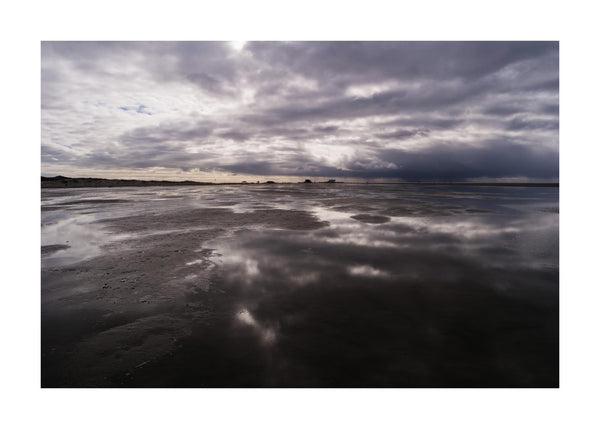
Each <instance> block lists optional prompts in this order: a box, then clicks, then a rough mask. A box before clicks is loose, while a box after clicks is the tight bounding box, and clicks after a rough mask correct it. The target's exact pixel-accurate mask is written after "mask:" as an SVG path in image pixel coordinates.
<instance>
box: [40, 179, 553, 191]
mask: <svg viewBox="0 0 600 429" xmlns="http://www.w3.org/2000/svg"><path fill="white" fill-rule="evenodd" d="M273 184H280V185H296V184H301V185H306V186H311V185H316V184H326V185H331V186H333V185H338V184H350V185H420V186H513V187H547V188H558V187H559V186H560V185H559V183H545V182H542V183H540V182H335V183H328V182H313V183H303V182H275V183H267V182H266V181H265V182H260V183H241V182H223V183H216V182H195V181H191V180H186V181H180V182H178V181H170V180H134V179H131V180H129V179H100V178H72V177H64V176H56V177H43V176H42V178H41V188H42V189H64V188H116V187H149V186H223V185H226V186H232V185H239V186H249V185H273Z"/></svg>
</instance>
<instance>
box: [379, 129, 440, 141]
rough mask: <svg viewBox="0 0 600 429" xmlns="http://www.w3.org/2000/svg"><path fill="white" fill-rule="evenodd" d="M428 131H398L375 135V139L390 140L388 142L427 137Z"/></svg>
mask: <svg viewBox="0 0 600 429" xmlns="http://www.w3.org/2000/svg"><path fill="white" fill-rule="evenodd" d="M429 132H430V131H429V130H425V129H418V130H410V129H399V130H396V131H393V132H391V133H380V134H375V136H376V137H379V138H380V139H390V140H404V139H407V138H410V137H415V136H427V135H428V134H429Z"/></svg>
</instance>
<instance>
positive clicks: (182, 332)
mask: <svg viewBox="0 0 600 429" xmlns="http://www.w3.org/2000/svg"><path fill="white" fill-rule="evenodd" d="M558 218H559V215H558V188H537V187H500V186H498V187H479V186H468V187H467V186H465V187H449V186H414V185H413V186H409V185H377V184H369V185H358V184H335V185H325V184H293V185H284V184H275V185H243V186H242V185H239V186H202V187H177V188H158V187H157V188H103V189H73V190H64V189H61V190H50V189H44V190H43V191H42V254H41V257H42V284H41V286H42V288H41V293H42V338H41V340H42V386H45V387H53V386H65V387H66V386H90V387H91V386H99V387H103V386H106V387H118V386H124V387H136V386H138V387H557V386H558V308H559V306H558V304H559V302H558V273H559V269H558V256H559V255H558Z"/></svg>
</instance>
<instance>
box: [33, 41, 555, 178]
mask: <svg viewBox="0 0 600 429" xmlns="http://www.w3.org/2000/svg"><path fill="white" fill-rule="evenodd" d="M41 104H42V171H44V170H47V171H65V173H66V172H68V171H70V170H77V171H81V170H82V169H86V168H87V169H90V170H91V169H99V168H104V169H111V168H112V169H117V170H118V171H119V172H127V171H128V169H131V171H132V172H133V171H134V170H135V174H136V177H139V176H140V175H143V171H144V169H146V171H147V172H148V178H154V176H153V175H156V174H157V171H161V172H162V171H167V170H168V171H173V172H174V171H183V172H188V173H189V174H199V175H200V174H201V173H203V172H204V173H206V174H211V177H212V176H213V175H214V172H215V171H220V172H221V173H222V174H245V175H248V176H262V175H275V174H277V175H284V176H285V175H289V176H303V175H311V176H317V175H322V176H331V177H363V178H373V177H383V178H392V177H393V178H402V179H410V178H416V179H427V178H435V179H438V180H444V179H448V180H455V179H456V178H464V179H468V178H473V177H482V176H485V177H498V178H502V177H509V176H515V175H519V176H525V177H536V178H548V179H554V178H557V177H558V162H557V159H558V126H559V124H558V110H559V109H558V43H555V42H249V43H246V44H245V45H244V47H243V48H242V49H234V47H233V46H232V45H231V44H230V43H226V42H44V43H42V94H41ZM132 174H133V173H132ZM199 177H200V176H198V178H199ZM191 178H194V177H191Z"/></svg>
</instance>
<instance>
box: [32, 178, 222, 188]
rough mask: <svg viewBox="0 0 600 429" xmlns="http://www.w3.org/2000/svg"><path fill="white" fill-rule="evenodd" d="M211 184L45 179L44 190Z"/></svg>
mask: <svg viewBox="0 0 600 429" xmlns="http://www.w3.org/2000/svg"><path fill="white" fill-rule="evenodd" d="M211 184H212V183H209V182H194V181H191V180H186V181H183V182H172V181H167V180H123V179H98V178H92V177H85V178H73V177H64V176H56V177H43V176H42V188H102V187H113V186H115V187H116V186H193V185H196V186H199V185H211Z"/></svg>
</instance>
